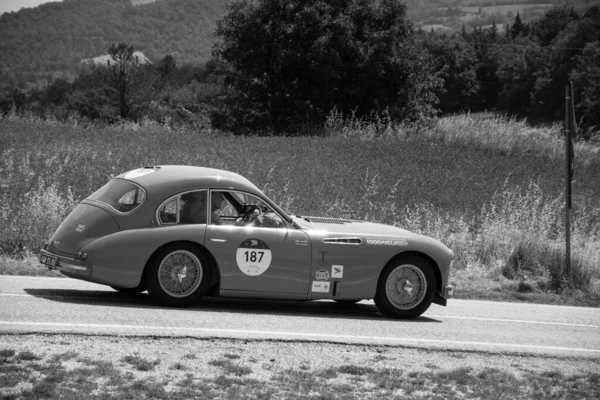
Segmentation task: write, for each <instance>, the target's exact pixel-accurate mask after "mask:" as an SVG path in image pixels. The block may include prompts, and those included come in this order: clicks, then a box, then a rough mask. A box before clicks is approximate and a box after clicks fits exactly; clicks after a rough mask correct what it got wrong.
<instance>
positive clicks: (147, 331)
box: [0, 276, 600, 358]
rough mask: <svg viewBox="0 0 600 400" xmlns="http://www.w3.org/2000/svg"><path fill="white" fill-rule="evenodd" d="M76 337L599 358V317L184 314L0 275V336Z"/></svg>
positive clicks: (264, 306) (371, 310) (231, 306)
mask: <svg viewBox="0 0 600 400" xmlns="http://www.w3.org/2000/svg"><path fill="white" fill-rule="evenodd" d="M17 332H25V333H46V332H55V333H78V334H107V335H131V336H153V337H157V336H158V337H174V336H175V337H179V336H183V337H202V338H208V337H216V338H241V339H272V340H303V341H326V342H335V343H360V344H378V345H379V344H385V345H392V346H408V347H418V348H431V349H451V350H474V351H486V352H501V353H514V352H517V353H533V354H544V355H553V356H561V357H562V356H575V357H591V358H600V309H598V308H582V307H567V306H551V305H538V304H520V303H501V302H489V301H473V300H450V301H449V303H448V306H447V307H441V306H438V305H435V304H434V305H432V306H431V308H430V309H429V310H428V311H427V312H426V313H425V314H424V315H423V316H421V317H420V318H418V319H416V320H413V321H402V320H390V319H386V318H384V317H382V316H381V314H379V312H378V310H377V308H376V307H375V305H374V304H373V303H372V302H370V301H363V302H360V303H358V304H352V305H347V304H338V303H335V302H333V301H313V302H291V301H263V300H243V299H218V298H205V299H204V300H203V301H202V302H201V303H199V304H198V305H197V306H194V307H189V308H185V309H173V308H164V307H160V306H157V305H154V304H153V303H152V302H151V300H150V298H149V297H148V295H147V294H146V293H143V294H140V295H125V294H121V293H118V292H116V291H114V290H113V289H111V288H109V287H108V286H101V285H96V284H92V283H86V282H82V281H77V280H73V279H62V278H34V277H12V276H0V334H5V333H17Z"/></svg>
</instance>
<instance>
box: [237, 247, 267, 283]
mask: <svg viewBox="0 0 600 400" xmlns="http://www.w3.org/2000/svg"><path fill="white" fill-rule="evenodd" d="M235 258H236V261H237V265H238V267H239V269H240V270H241V271H242V272H243V273H244V274H246V275H250V276H256V275H260V274H262V273H263V272H265V271H266V270H267V268H269V265H271V249H269V246H268V245H267V244H266V243H265V242H263V241H262V240H260V239H246V240H244V241H243V242H242V244H240V247H238V249H237V253H236V255H235Z"/></svg>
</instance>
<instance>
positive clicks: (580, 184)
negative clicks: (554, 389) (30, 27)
mask: <svg viewBox="0 0 600 400" xmlns="http://www.w3.org/2000/svg"><path fill="white" fill-rule="evenodd" d="M556 129H558V128H557V127H551V128H545V129H534V128H532V127H530V126H528V125H527V124H526V123H525V122H523V121H516V120H513V119H506V118H501V117H493V118H481V117H479V116H472V115H462V116H454V117H449V118H445V119H440V120H439V121H437V122H436V123H435V124H433V125H432V126H430V127H426V128H424V127H420V128H417V127H395V126H392V125H391V124H390V123H389V121H385V120H373V121H370V122H364V121H358V120H356V119H343V118H342V117H341V116H339V115H335V114H332V115H331V116H330V118H329V120H328V122H327V124H326V126H325V132H326V134H327V135H326V136H319V137H317V136H313V137H235V136H231V135H226V134H217V133H215V132H212V131H210V130H192V129H190V128H177V129H174V128H169V127H168V126H162V125H160V124H157V123H155V122H150V121H144V122H142V123H140V124H134V123H127V124H123V125H120V126H107V127H102V126H93V125H80V124H79V123H78V122H77V121H71V122H70V123H58V122H52V121H41V120H39V119H35V118H18V117H15V116H8V117H4V118H0V145H1V146H2V147H0V155H1V158H0V249H2V251H3V252H5V253H7V254H12V255H14V254H22V253H23V252H25V251H28V250H29V251H32V252H35V251H36V250H37V249H38V248H39V247H40V246H41V245H42V244H43V243H44V241H45V240H47V239H48V238H49V237H50V236H51V235H52V233H53V232H54V230H55V229H56V228H57V226H58V224H59V223H60V222H61V221H62V219H63V218H64V217H65V216H66V215H67V214H68V212H69V211H70V210H71V209H73V208H74V206H75V205H76V204H77V203H78V202H79V201H80V200H82V199H83V198H85V197H87V196H88V195H89V194H91V193H92V192H93V191H94V190H96V189H97V188H98V187H100V186H101V185H102V184H104V183H105V182H106V181H107V180H109V179H110V178H111V177H113V176H115V175H117V174H120V173H122V172H124V171H127V170H131V169H135V168H139V167H140V166H144V165H157V164H189V165H202V166H208V167H213V168H223V169H228V170H232V171H235V172H238V173H241V174H242V175H244V176H246V177H247V178H249V179H250V180H251V181H253V182H254V183H255V184H257V186H259V187H260V188H261V189H263V191H264V192H265V193H266V194H267V195H268V196H269V197H271V198H272V199H273V200H274V201H276V202H277V203H278V204H280V205H281V206H282V207H283V208H284V209H286V210H288V211H289V212H291V213H294V214H308V215H319V214H321V215H323V214H327V215H330V216H333V217H347V218H354V219H366V220H371V221H377V222H384V223H387V224H392V225H397V226H402V227H405V228H407V229H410V230H413V231H416V232H420V233H423V234H426V235H429V236H433V237H436V238H438V239H440V240H441V241H442V242H444V243H446V244H447V245H449V246H450V247H451V248H452V249H453V251H454V253H455V254H456V263H455V266H456V270H457V271H458V272H460V271H463V272H464V273H469V274H471V275H470V276H471V277H472V276H479V277H483V278H484V279H488V280H495V281H499V282H503V281H511V282H518V283H519V285H520V286H518V288H519V290H521V291H522V292H527V291H544V290H545V291H554V292H564V291H565V290H575V289H577V290H582V291H584V292H586V293H587V292H590V291H591V290H592V291H593V290H595V289H593V288H594V282H595V281H596V280H597V279H598V278H600V272H599V271H600V265H599V264H600V227H599V226H600V205H599V204H598V202H597V199H598V198H600V152H598V148H595V147H594V146H593V145H590V144H580V145H579V146H578V147H577V149H576V166H575V167H576V176H575V177H576V181H575V183H574V204H575V209H574V211H573V237H572V240H573V272H574V278H575V279H574V282H575V285H572V284H571V283H570V282H571V281H570V280H569V279H567V278H568V277H565V276H564V270H563V268H562V266H563V264H564V257H565V256H564V253H565V252H564V245H563V244H562V243H563V242H564V206H563V202H562V193H563V192H562V191H563V182H564V181H563V179H564V178H563V177H562V172H563V170H564V166H563V159H562V154H563V150H562V147H561V146H562V145H563V144H562V142H561V139H560V137H559V133H558V131H557V130H556ZM456 276H460V274H458V275H456ZM463 276H464V275H463ZM483 278H482V279H483ZM461 283H465V282H461Z"/></svg>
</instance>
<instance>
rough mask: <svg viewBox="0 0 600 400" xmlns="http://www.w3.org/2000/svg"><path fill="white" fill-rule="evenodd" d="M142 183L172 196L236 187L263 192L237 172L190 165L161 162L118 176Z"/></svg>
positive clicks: (160, 192)
mask: <svg viewBox="0 0 600 400" xmlns="http://www.w3.org/2000/svg"><path fill="white" fill-rule="evenodd" d="M116 178H117V179H126V180H129V181H132V182H135V183H137V184H138V185H140V186H142V187H143V188H144V189H146V191H147V192H148V193H149V194H150V193H152V194H156V195H159V196H160V195H167V196H168V195H170V194H174V193H179V192H183V191H186V190H193V189H208V188H213V189H235V190H242V191H245V192H250V193H255V194H261V195H263V196H264V194H263V192H262V191H261V190H260V189H259V188H258V187H256V185H254V184H253V183H252V182H250V181H249V180H248V179H246V178H244V177H243V176H241V175H239V174H236V173H235V172H231V171H225V170H222V169H215V168H205V167H195V166H188V165H158V166H152V167H143V168H139V169H135V170H132V171H128V172H125V173H123V174H121V175H119V176H117V177H116Z"/></svg>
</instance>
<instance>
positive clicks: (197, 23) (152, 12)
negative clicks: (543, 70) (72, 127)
mask: <svg viewBox="0 0 600 400" xmlns="http://www.w3.org/2000/svg"><path fill="white" fill-rule="evenodd" d="M226 1H227V0H63V1H62V2H51V3H46V4H43V5H41V6H38V7H36V8H27V9H22V10H20V11H18V12H11V13H5V14H2V15H0V54H1V56H0V89H1V88H2V86H4V87H7V86H9V87H12V86H14V85H16V86H17V87H19V88H21V89H27V88H30V87H32V86H40V85H44V84H47V83H49V82H51V81H53V80H54V79H56V78H58V77H65V78H73V77H75V76H76V75H78V74H79V72H80V71H81V68H82V63H81V61H82V60H84V59H90V58H93V57H98V56H101V55H103V54H106V52H107V49H108V48H109V47H110V45H111V44H116V43H119V42H125V43H127V44H128V45H133V47H134V50H136V51H140V52H142V53H143V54H145V56H146V57H147V58H148V59H149V60H150V61H151V62H157V61H159V60H161V59H162V58H163V57H165V56H166V55H168V54H171V55H173V56H174V57H175V59H176V60H177V62H178V63H179V64H182V63H202V62H205V61H207V60H208V59H209V58H210V54H211V47H212V44H213V43H214V40H215V38H214V35H213V34H214V29H215V27H216V21H217V20H218V19H220V18H221V17H223V16H224V15H225V12H226V7H225V4H226ZM405 3H406V4H407V7H408V16H409V18H410V19H411V20H412V21H413V22H414V23H415V25H416V26H417V27H421V28H422V29H426V30H429V29H442V30H444V31H447V32H453V31H457V30H459V29H461V27H462V26H463V25H465V26H466V27H467V28H471V27H473V26H486V25H488V24H491V23H492V22H495V23H496V24H497V25H499V27H500V28H501V27H502V25H503V24H505V23H506V22H512V21H513V20H514V17H515V16H516V13H517V12H519V14H520V16H521V18H522V19H523V21H524V22H527V21H528V20H530V19H531V18H537V17H539V16H540V15H542V13H543V12H544V11H545V10H547V9H548V8H550V7H552V6H555V5H563V4H564V3H565V0H462V1H461V0H405ZM593 3H600V1H595V2H594V1H590V0H569V4H571V5H574V6H576V7H584V6H590V5H591V4H593Z"/></svg>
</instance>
